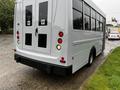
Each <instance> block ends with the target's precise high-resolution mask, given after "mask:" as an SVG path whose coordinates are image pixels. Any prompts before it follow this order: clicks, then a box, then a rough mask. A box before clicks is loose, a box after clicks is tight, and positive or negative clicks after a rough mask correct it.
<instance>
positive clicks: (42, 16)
mask: <svg viewBox="0 0 120 90" xmlns="http://www.w3.org/2000/svg"><path fill="white" fill-rule="evenodd" d="M47 18H48V1H47V2H43V3H40V4H39V26H46V25H47V23H48V22H47Z"/></svg>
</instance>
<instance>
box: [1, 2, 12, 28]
mask: <svg viewBox="0 0 120 90" xmlns="http://www.w3.org/2000/svg"><path fill="white" fill-rule="evenodd" d="M13 17H14V0H0V27H1V30H8V29H9V28H12V27H13Z"/></svg>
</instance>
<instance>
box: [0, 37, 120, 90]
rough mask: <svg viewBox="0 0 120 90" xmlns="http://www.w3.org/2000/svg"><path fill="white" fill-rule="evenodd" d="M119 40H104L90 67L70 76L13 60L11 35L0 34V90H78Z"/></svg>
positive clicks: (119, 42)
mask: <svg viewBox="0 0 120 90" xmlns="http://www.w3.org/2000/svg"><path fill="white" fill-rule="evenodd" d="M117 46H120V41H106V49H105V52H104V54H102V55H100V56H99V57H97V58H96V60H95V62H94V63H93V65H92V66H91V67H86V66H85V67H83V68H82V69H81V70H79V71H78V72H77V73H75V74H74V75H72V76H67V77H61V76H55V75H48V74H46V73H44V72H42V71H39V70H36V69H33V68H31V67H28V66H25V65H21V64H17V63H16V62H15V61H14V51H13V50H12V49H13V48H14V44H13V36H12V35H0V90H80V87H81V85H82V83H83V82H84V81H85V80H86V79H88V78H89V76H90V75H91V74H92V73H93V72H94V71H95V70H96V68H97V67H99V65H100V64H101V63H102V62H103V61H104V58H105V56H106V55H108V53H109V52H110V51H111V50H112V49H114V48H115V47H117Z"/></svg>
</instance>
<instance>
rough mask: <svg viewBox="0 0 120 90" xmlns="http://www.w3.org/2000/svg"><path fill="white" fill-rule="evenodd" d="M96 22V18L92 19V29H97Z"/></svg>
mask: <svg viewBox="0 0 120 90" xmlns="http://www.w3.org/2000/svg"><path fill="white" fill-rule="evenodd" d="M95 25H96V22H95V19H93V18H92V19H91V30H93V31H96V26H95Z"/></svg>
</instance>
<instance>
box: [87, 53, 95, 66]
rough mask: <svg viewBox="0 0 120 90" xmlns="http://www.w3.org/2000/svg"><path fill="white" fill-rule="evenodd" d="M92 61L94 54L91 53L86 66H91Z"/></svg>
mask: <svg viewBox="0 0 120 90" xmlns="http://www.w3.org/2000/svg"><path fill="white" fill-rule="evenodd" d="M93 61H94V53H93V52H91V53H90V56H89V60H88V66H91V65H92V63H93Z"/></svg>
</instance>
